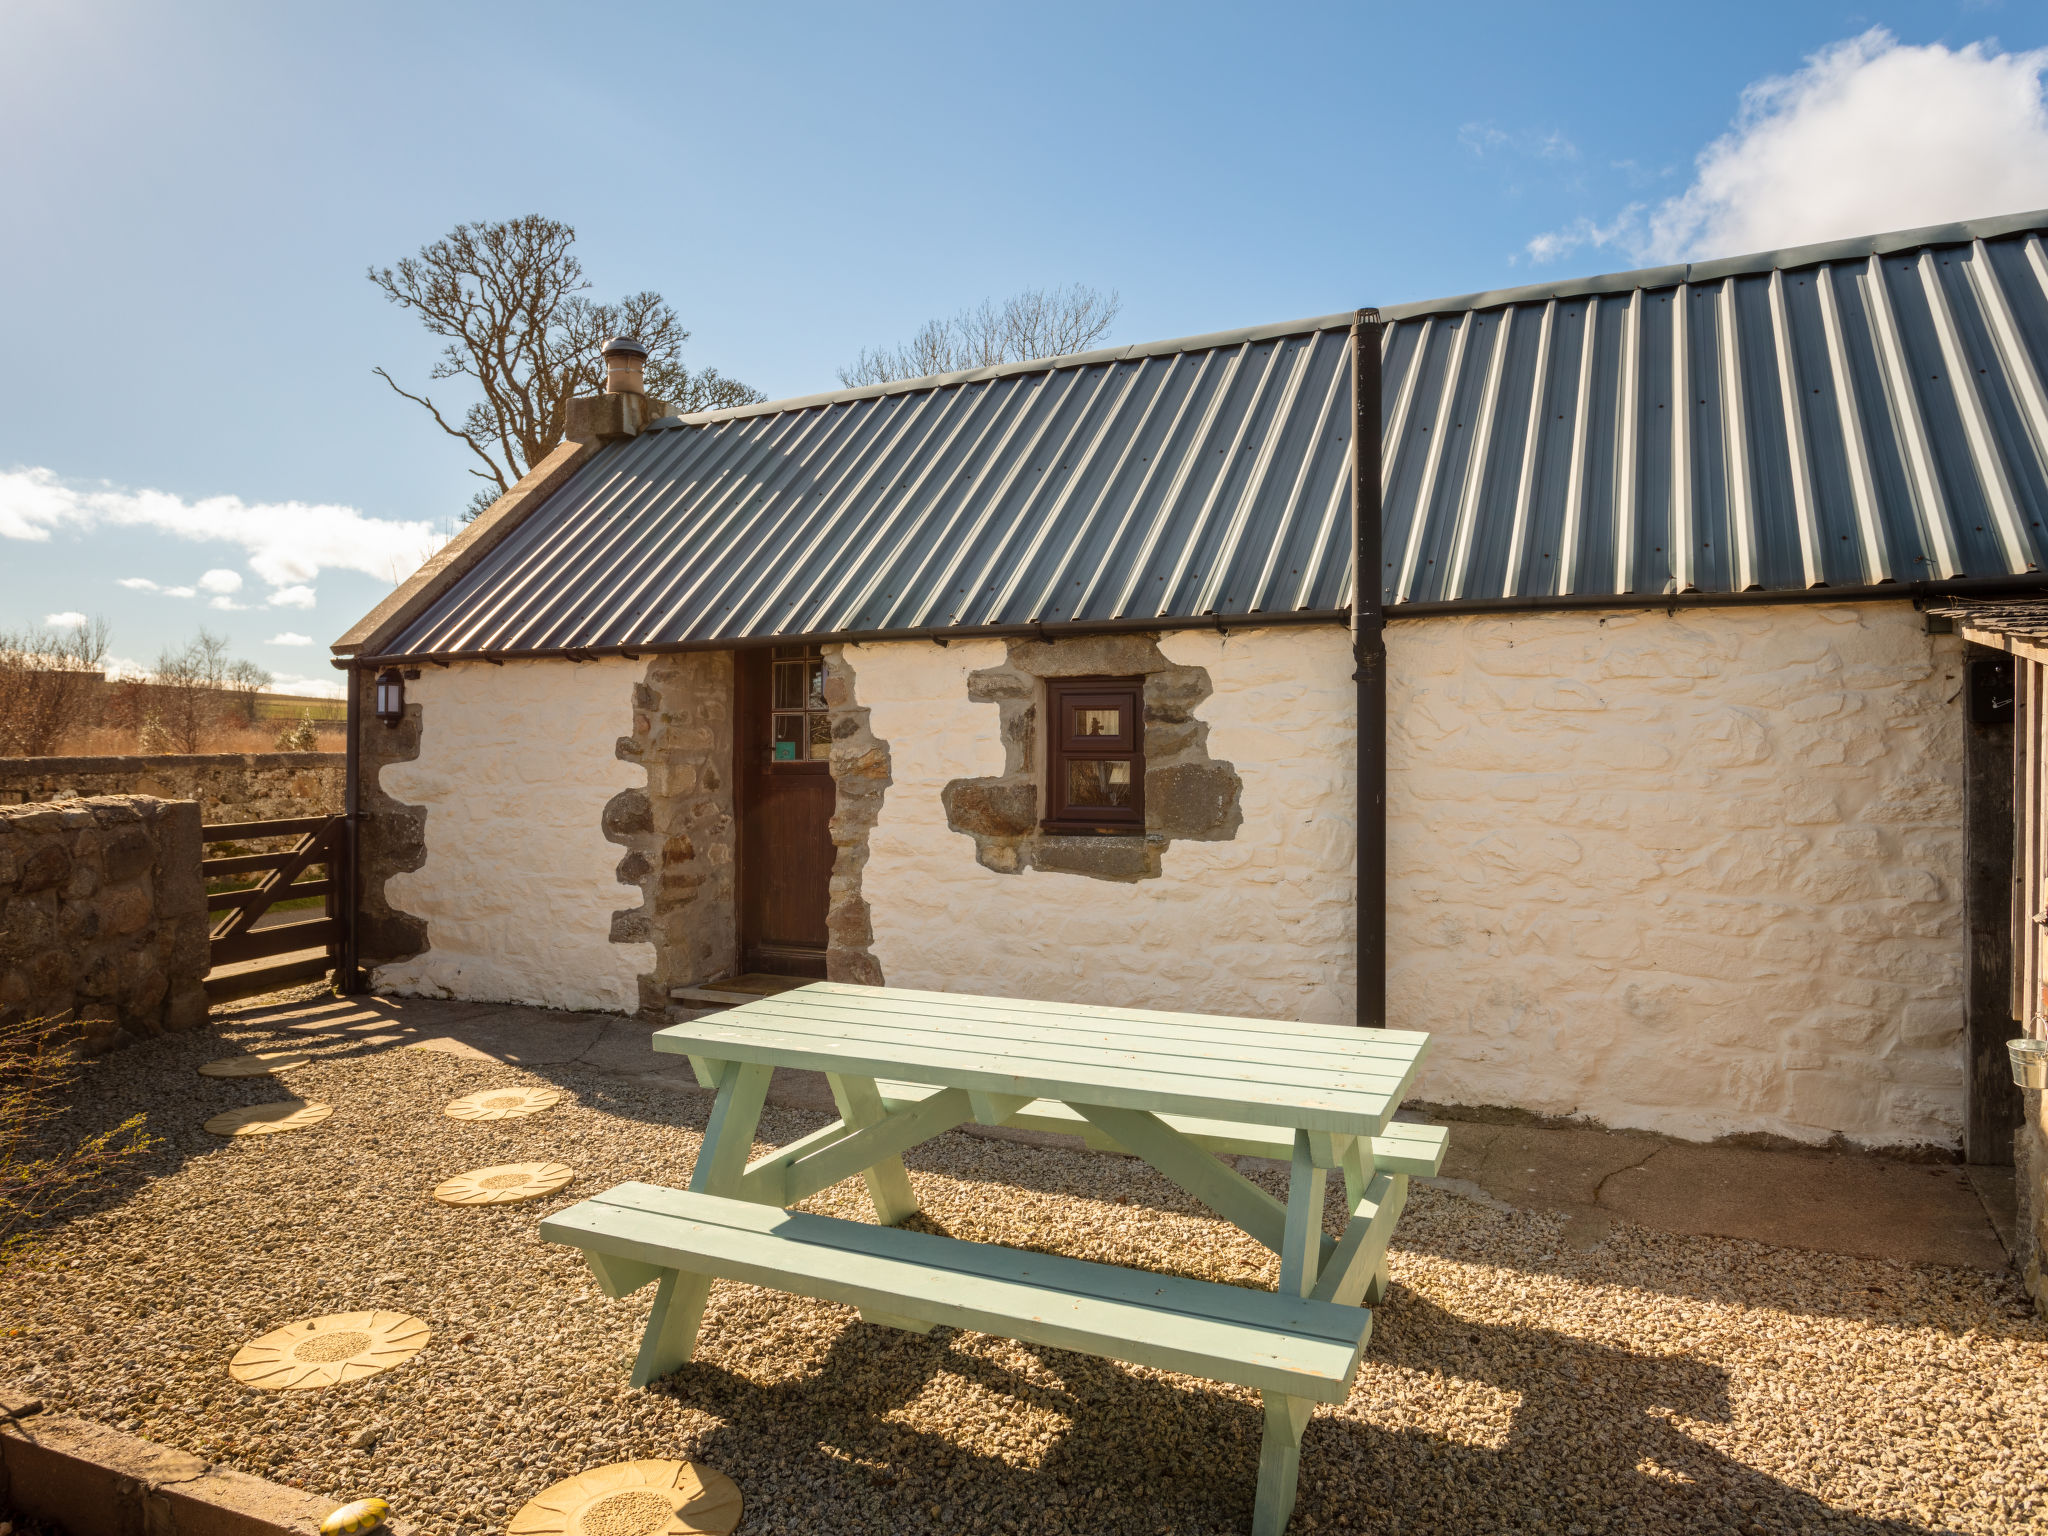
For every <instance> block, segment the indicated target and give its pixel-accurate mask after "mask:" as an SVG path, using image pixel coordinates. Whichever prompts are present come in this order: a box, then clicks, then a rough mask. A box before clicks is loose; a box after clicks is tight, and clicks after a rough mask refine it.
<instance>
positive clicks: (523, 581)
mask: <svg viewBox="0 0 2048 1536" xmlns="http://www.w3.org/2000/svg"><path fill="white" fill-rule="evenodd" d="M2044 229H2048V214H2041V215H2025V216H2017V217H2013V218H2007V219H2001V220H1996V221H1987V222H1986V223H1984V224H1981V225H1966V226H1945V227H1943V228H1941V229H1937V230H1927V231H1917V232H1916V231H1907V232H1904V233H1903V234H1899V235H1890V236H1878V237H1873V238H1871V239H1869V240H1864V241H1854V242H1837V243H1835V244H1832V245H1829V246H1822V247H1810V248H1807V249H1805V250H1803V251H1787V252H1775V253H1770V254H1768V255H1766V256H1761V257H1752V258H1743V259H1739V260H1734V261H1723V262H1713V263H1702V264H1695V265H1693V266H1689V267H1668V268H1659V269H1654V270H1652V271H1649V272H1644V273H1636V274H1626V273H1624V274H1615V275H1612V276H1608V277H1604V278H1590V279H1585V280H1582V281H1580V282H1577V283H1566V284H1554V285H1548V286H1546V287H1543V288H1536V289H1523V290H1514V291H1511V292H1507V293H1502V294H1492V295H1475V296H1472V297H1470V298H1468V299H1464V300H1444V301H1437V302H1434V303H1427V304H1415V305H1403V306H1399V307H1398V308H1394V309H1390V310H1388V311H1386V312H1385V314H1386V316H1387V317H1388V319H1389V321H1390V323H1389V324H1388V326H1387V328H1386V333H1385V338H1384V351H1383V354H1382V360H1383V368H1384V382H1383V402H1384V404H1383V409H1384V413H1385V414H1384V424H1385V460H1384V498H1385V506H1384V518H1385V530H1386V537H1385V560H1386V567H1385V570H1384V572H1383V576H1384V582H1383V586H1384V595H1385V597H1386V600H1387V601H1388V602H1389V603H1392V604H1400V603H1434V602H1457V601H1472V600H1475V599H1508V600H1522V601H1525V602H1528V603H1532V604H1537V605H1540V604H1541V603H1543V602H1545V601H1568V600H1583V599H1585V598H1588V597H1600V596H1605V595H1612V596H1621V595H1631V594H1632V595H1662V594H1669V593H1685V592H1694V593H1704V594H1714V593H1722V594H1726V593H1740V592H1746V591H1751V592H1753V591H1762V592H1770V591H1795V590H1805V589H1808V588H1814V587H1833V588H1844V587H1847V588H1855V587H1866V586H1870V585H1874V584H1878V583H1884V582H1911V581H1922V580H1935V579H1942V580H1947V579H1956V578H1964V577H2008V578H2009V577H2013V576H2023V575H2025V574H2026V573H2028V572H2032V571H2037V570H2038V569H2039V568H2040V564H2041V559H2042V552H2043V550H2044V549H2048V537H2044V534H2048V530H2044V527H2043V524H2044V523H2048V388H2044V381H2048V251H2044V248H2043V244H2042V241H2041V238H2040V234H2039V233H2038V231H2040V230H2044ZM1349 319H1350V316H1348V315H1343V316H1329V317H1324V318H1322V319H1318V320H1309V321H1300V322H1295V323H1292V324H1286V325H1276V326H1264V327H1260V328H1257V329H1254V330H1249V331H1241V332H1235V333H1225V334H1219V335H1215V336H1205V337H1194V338H1190V339H1188V340H1186V341H1181V342H1163V343H1157V344H1153V345H1148V346H1141V347H1127V348H1118V349H1112V350H1109V351H1104V352H1097V353H1090V354H1084V355H1082V356H1079V357H1074V358H1060V359H1052V360H1049V361H1046V362H1039V363H1029V364H1014V365H1009V366H1006V367H1002V368H993V369H983V370H978V371H976V372H973V373H967V374H956V375H948V376H943V377H940V378H937V379H924V380H914V381H908V382H904V383H898V384H893V385H884V386H874V387H870V388H865V389H855V390H841V391H835V392H833V393H830V394H826V395H819V396H812V397H809V398H807V399H802V400H793V401H783V402H769V403H766V404H762V405H756V406H747V407H740V408H738V409H735V410H731V411H723V412H716V413H711V414H707V415H703V416H693V417H687V418H672V419H671V420H670V421H668V422H665V423H662V424H660V427H659V428H658V429H657V430H651V431H649V432H647V433H644V434H642V435H641V436H640V437H638V438H636V439H633V440H631V441H628V442H624V443H620V444H616V445H613V446H611V447H608V448H606V449H604V450H602V451H601V452H599V453H598V454H597V455H596V456H595V457H594V458H593V459H592V460H591V461H590V462H589V463H588V464H586V465H585V466H584V467H583V468H582V469H580V470H579V471H578V472H577V473H576V474H575V475H574V476H573V477H572V478H571V479H570V480H569V482H568V483H567V484H566V485H565V486H564V487H563V488H562V489H561V490H560V491H558V492H557V493H556V494H555V495H554V496H553V497H551V498H550V499H549V500H548V502H547V503H546V504H545V505H544V506H543V507H541V508H540V509H539V510H538V511H536V512H535V513H534V514H533V515H532V516H531V517H529V518H528V520H527V521H526V522H525V524H523V525H522V526H521V527H520V528H519V529H517V530H516V531H515V532H514V533H512V534H511V535H510V536H509V537H507V538H506V539H505V541H504V542H503V543H502V544H500V545H499V546H498V547H497V548H496V549H494V550H493V551H491V552H490V553H489V554H488V555H487V556H485V557H484V558H483V559H482V560H481V561H480V562H479V563H478V564H477V565H476V566H475V567H474V568H473V569H472V570H470V571H469V573H468V574H467V575H465V576H464V577H462V578H461V579H460V580H459V581H457V582H456V583H454V585H452V586H451V587H450V588H449V589H448V590H447V591H446V592H444V593H442V594H441V595H440V596H439V597H438V598H437V599H436V600H434V601H433V602H432V603H431V604H430V605H429V607H428V608H427V609H426V611H425V612H424V613H423V614H421V615H420V616H419V617H418V618H417V619H415V620H414V621H413V622H411V623H410V624H409V625H408V626H407V627H406V628H405V629H404V631H403V632H402V633H401V634H400V635H399V636H398V637H397V638H396V639H395V640H393V641H392V642H391V643H389V644H388V645H386V646H385V647H383V649H384V651H385V653H386V654H403V655H447V654H455V653H462V652H470V653H474V652H478V651H485V652H496V653H510V652H519V651H553V650H583V649H608V648H620V647H626V648H630V647H633V646H638V645H650V646H651V645H662V644H691V643H696V644H706V643H717V642H719V641H722V640H734V639H744V638H761V637H766V636H771V635H832V634H855V633H902V632H911V631H929V630H945V629H972V628H986V627H997V628H1001V627H1012V626H1028V625H1031V624H1037V623H1045V624H1056V623H1066V622H1071V621H1084V622H1105V623H1114V622H1124V623H1130V622H1150V621H1153V620H1157V621H1159V622H1161V623H1164V624H1171V623H1175V622H1186V621H1204V620H1211V619H1226V620H1227V619H1239V620H1242V619H1247V618H1251V617H1254V616H1262V617H1268V618H1280V617H1305V616H1310V615H1315V614H1329V613H1333V612H1335V611H1337V610H1340V609H1342V608H1344V607H1345V606H1346V605H1348V603H1349V601H1350V590H1349V586H1350V583H1349V569H1348V567H1349V559H1350V532H1349V519H1350V486H1349V474H1348V466H1347V458H1348V450H1349V443H1348V437H1349V426H1350V388H1349V356H1348V354H1349V338H1348V335H1347V333H1346V331H1345V330H1344V329H1343V327H1344V326H1345V325H1346V324H1348V322H1349Z"/></svg>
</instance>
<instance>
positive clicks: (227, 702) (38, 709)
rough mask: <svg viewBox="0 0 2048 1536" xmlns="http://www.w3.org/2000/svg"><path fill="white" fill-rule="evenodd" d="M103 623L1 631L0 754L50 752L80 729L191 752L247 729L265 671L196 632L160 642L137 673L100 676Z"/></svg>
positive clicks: (139, 746)
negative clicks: (152, 661)
mask: <svg viewBox="0 0 2048 1536" xmlns="http://www.w3.org/2000/svg"><path fill="white" fill-rule="evenodd" d="M107 638H108V630H107V623H106V620H104V619H97V618H96V619H90V620H88V621H86V622H85V623H82V624H79V625H77V626H75V627H74V628H72V629H68V630H62V629H57V630H53V629H47V628H26V629H18V630H14V631H12V632H0V757H51V756H55V755H56V754H58V753H59V752H60V751H61V750H62V748H63V746H64V744H65V743H66V741H67V740H70V739H73V738H75V737H77V736H78V735H80V734H82V733H84V732H87V731H115V732H119V733H122V734H124V735H127V736H129V737H131V738H132V741H133V750H135V751H138V752H144V753H152V752H198V751H200V750H202V747H203V744H204V743H205V741H206V740H207V738H208V737H209V736H211V735H213V734H214V733H215V732H217V731H220V730H222V729H224V728H233V727H236V726H248V725H253V724H254V723H255V721H256V696H257V695H258V694H259V693H261V692H262V691H263V690H264V689H266V688H268V687H269V686H270V683H271V675H270V674H269V673H268V672H266V671H264V670H263V668H261V667H259V666H257V665H256V664H255V663H254V662H252V661H246V660H243V659H241V658H239V657H236V656H232V655H230V654H229V648H228V642H227V640H226V639H225V638H224V637H222V636H220V635H216V634H214V633H213V632H212V631H210V630H207V629H201V630H200V631H199V633H198V634H197V635H195V636H194V637H193V638H192V639H190V640H188V641H186V642H185V643H184V644H183V645H181V646H166V647H165V648H164V650H163V651H162V653H161V654H159V655H158V657H157V661H156V665H155V666H154V667H153V668H152V669H151V670H150V671H148V672H147V673H145V674H143V675H142V676H140V677H128V678H115V679H109V678H108V677H107V675H106V658H107Z"/></svg>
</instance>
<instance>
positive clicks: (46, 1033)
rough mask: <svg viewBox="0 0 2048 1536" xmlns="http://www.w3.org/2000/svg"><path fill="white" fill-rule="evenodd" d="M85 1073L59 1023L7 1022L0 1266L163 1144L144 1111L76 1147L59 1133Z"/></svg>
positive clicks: (0, 1120) (2, 1047)
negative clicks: (54, 1221) (126, 1166)
mask: <svg viewBox="0 0 2048 1536" xmlns="http://www.w3.org/2000/svg"><path fill="white" fill-rule="evenodd" d="M0 1020H4V1015H0ZM83 1070H84V1064H83V1062H82V1061H81V1060H80V1058H79V1055H78V1052H77V1051H76V1049H75V1048H74V1047H73V1046H72V1045H71V1044H70V1042H68V1041H67V1040H66V1039H64V1031H63V1030H62V1029H61V1028H60V1027H59V1026H58V1025H57V1024H56V1023H55V1021H53V1020H50V1019H18V1020H14V1021H11V1022H0V1264H5V1263H6V1262H7V1261H8V1260H10V1259H15V1258H19V1257H21V1256H22V1255H23V1254H24V1253H26V1252H27V1251H28V1249H29V1248H30V1247H31V1246H32V1245H33V1243H34V1240H35V1232H36V1229H38V1228H40V1227H42V1226H43V1225H45V1224H46V1223H48V1222H49V1221H51V1220H52V1219H53V1218H55V1217H57V1216H61V1215H62V1214H63V1213H64V1212H65V1211H67V1210H69V1209H70V1208H71V1207H73V1206H75V1205H77V1204H78V1203H79V1202H80V1201H82V1200H85V1199H86V1198H88V1197H89V1196H90V1195H92V1194H93V1192H94V1191H95V1190H98V1189H100V1188H102V1187H104V1185H105V1184H106V1183H107V1181H108V1180H109V1179H110V1178H112V1177H113V1175H114V1174H115V1173H116V1172H117V1171H118V1170H119V1169H120V1168H121V1167H122V1166H123V1165H124V1164H127V1163H131V1162H133V1161H134V1160H135V1159H137V1158H139V1157H141V1156H142V1155H143V1154H144V1153H146V1152H148V1151H149V1150H150V1149H151V1148H152V1147H155V1146H156V1145H158V1138H156V1137H154V1136H151V1135H149V1134H148V1133H147V1132H146V1131H145V1130H144V1129H143V1119H144V1117H143V1116H141V1115H130V1116H129V1117H128V1118H127V1119H126V1120H123V1121H122V1122H121V1123H120V1124H119V1125H117V1126H115V1127H114V1128H113V1129H112V1130H107V1131H99V1132H97V1133H95V1134H93V1135H90V1136H87V1137H85V1138H84V1139H83V1140H82V1141H79V1142H77V1143H75V1144H73V1145H69V1146H67V1145H65V1139H64V1138H62V1137H57V1136H53V1135H52V1134H51V1133H52V1129H53V1125H52V1122H54V1121H56V1120H57V1119H58V1117H60V1116H61V1115H62V1114H63V1113H64V1111H65V1110H66V1109H68V1108H69V1107H70V1103H71V1093H72V1089H73V1088H74V1087H75V1086H76V1084H77V1082H78V1079H79V1076H80V1074H81V1073H82V1072H83Z"/></svg>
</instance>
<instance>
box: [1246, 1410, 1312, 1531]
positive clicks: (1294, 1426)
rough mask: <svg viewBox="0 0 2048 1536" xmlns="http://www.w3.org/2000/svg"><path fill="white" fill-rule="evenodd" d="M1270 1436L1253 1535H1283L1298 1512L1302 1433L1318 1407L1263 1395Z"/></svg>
mask: <svg viewBox="0 0 2048 1536" xmlns="http://www.w3.org/2000/svg"><path fill="white" fill-rule="evenodd" d="M1259 1396H1261V1397H1262V1398H1264V1399H1265V1400H1266V1435H1265V1439H1264V1440H1263V1441H1262V1442H1261V1444H1260V1446H1259V1492H1258V1497H1257V1499H1256V1500H1255V1501H1254V1502H1253V1504H1252V1536H1280V1533H1281V1532H1283V1531H1285V1530H1286V1529H1287V1521H1288V1517H1289V1516H1291V1515H1292V1514H1293V1513H1294V1494H1295V1490H1296V1489H1297V1488H1298V1487H1299V1486H1300V1482H1301V1432H1302V1431H1303V1430H1305V1429H1307V1428H1308V1416H1309V1414H1310V1413H1311V1412H1312V1411H1313V1410H1314V1408H1315V1404H1314V1403H1312V1402H1311V1401H1309V1399H1307V1398H1305V1397H1288V1396H1287V1395H1285V1394H1284V1393H1280V1392H1261V1393H1260V1394H1259Z"/></svg>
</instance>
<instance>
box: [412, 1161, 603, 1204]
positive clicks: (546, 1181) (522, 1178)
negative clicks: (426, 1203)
mask: <svg viewBox="0 0 2048 1536" xmlns="http://www.w3.org/2000/svg"><path fill="white" fill-rule="evenodd" d="M575 1177H576V1170H575V1169H574V1168H570V1167H567V1166H565V1165H564V1164H561V1163H499V1164H498V1165H497V1166H495V1167H492V1168H472V1169H470V1170H469V1172H467V1173H458V1174H457V1175H455V1177H454V1178H452V1179H447V1180H445V1181H443V1182H442V1183H439V1184H436V1185H435V1186H434V1198H435V1199H436V1200H438V1201H440V1202H441V1203H442V1204H443V1205H517V1204H518V1203H519V1202H520V1201H522V1200H538V1199H539V1198H540V1197H541V1196H542V1195H552V1194H553V1193H554V1192H555V1191H556V1190H558V1189H560V1188H561V1187H562V1186H563V1185H564V1184H567V1183H568V1182H569V1181H570V1180H571V1179H573V1178H575Z"/></svg>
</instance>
